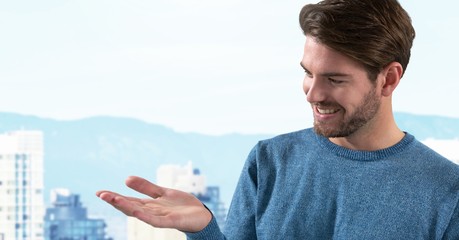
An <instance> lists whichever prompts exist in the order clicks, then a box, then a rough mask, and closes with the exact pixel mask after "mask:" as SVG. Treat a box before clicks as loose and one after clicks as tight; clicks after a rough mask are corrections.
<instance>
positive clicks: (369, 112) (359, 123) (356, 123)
mask: <svg viewBox="0 0 459 240" xmlns="http://www.w3.org/2000/svg"><path fill="white" fill-rule="evenodd" d="M318 105H319V106H333V105H336V104H333V103H322V104H318ZM380 105H381V101H380V99H379V97H378V96H377V95H376V88H373V89H372V90H371V91H370V92H368V93H367V94H366V95H365V96H364V97H363V99H362V102H361V103H360V105H359V106H358V107H357V108H356V109H355V111H354V113H352V114H351V115H350V116H349V117H347V118H344V119H342V120H341V121H340V122H338V123H337V124H336V125H337V126H338V127H334V126H328V125H327V124H326V123H321V122H320V121H318V120H316V119H314V131H315V132H316V133H317V134H319V135H322V136H324V137H327V138H337V137H348V136H350V135H351V134H353V133H355V132H356V131H357V130H359V129H360V128H361V127H363V126H365V125H366V124H367V123H368V122H369V121H370V120H372V119H373V118H374V116H375V115H376V113H377V112H378V110H379V106H380Z"/></svg>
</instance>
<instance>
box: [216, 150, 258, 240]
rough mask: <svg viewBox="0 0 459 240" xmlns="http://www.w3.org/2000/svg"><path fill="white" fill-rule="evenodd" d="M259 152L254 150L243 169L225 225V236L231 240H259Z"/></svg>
mask: <svg viewBox="0 0 459 240" xmlns="http://www.w3.org/2000/svg"><path fill="white" fill-rule="evenodd" d="M257 185H258V183H257V150H256V148H253V149H252V151H251V152H250V154H249V156H248V158H247V161H246V163H245V165H244V167H243V169H242V173H241V176H240V178H239V182H238V185H237V187H236V191H235V193H234V195H233V200H232V201H231V206H230V209H229V212H228V217H227V220H226V224H225V229H224V232H225V235H226V237H227V239H231V240H233V239H234V240H236V239H237V240H244V239H247V240H253V239H257V234H256V228H255V216H256V210H257Z"/></svg>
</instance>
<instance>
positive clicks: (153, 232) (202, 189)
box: [128, 162, 226, 240]
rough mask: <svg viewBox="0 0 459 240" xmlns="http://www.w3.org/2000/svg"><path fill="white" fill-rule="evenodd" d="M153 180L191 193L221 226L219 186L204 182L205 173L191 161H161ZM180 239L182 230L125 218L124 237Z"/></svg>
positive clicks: (130, 239) (135, 239) (223, 212)
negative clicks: (168, 162) (179, 162)
mask: <svg viewBox="0 0 459 240" xmlns="http://www.w3.org/2000/svg"><path fill="white" fill-rule="evenodd" d="M156 183H157V184H158V185H160V186H163V187H167V188H174V189H178V190H181V191H184V192H188V193H191V194H193V195H195V196H196V197H197V198H198V199H199V200H201V202H203V203H204V204H205V205H206V206H207V207H208V208H209V210H211V211H212V213H213V215H214V216H215V218H216V220H217V222H218V223H219V226H220V227H224V223H225V218H226V209H225V207H224V204H223V203H222V202H221V200H220V188H219V187H217V186H207V184H206V177H205V176H203V175H201V173H200V171H199V169H197V168H193V166H192V164H191V162H189V163H188V164H187V165H185V166H179V165H162V166H160V167H159V168H158V170H157V172H156ZM142 239H169V240H182V239H183V240H184V239H186V237H185V234H183V233H181V232H179V231H177V230H173V229H159V228H153V227H151V226H149V225H147V224H145V223H143V222H141V221H139V220H137V219H135V218H128V240H142Z"/></svg>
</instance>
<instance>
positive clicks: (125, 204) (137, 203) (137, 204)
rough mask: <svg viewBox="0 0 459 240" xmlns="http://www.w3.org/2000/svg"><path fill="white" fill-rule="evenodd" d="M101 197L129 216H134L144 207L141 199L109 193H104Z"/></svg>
mask: <svg viewBox="0 0 459 240" xmlns="http://www.w3.org/2000/svg"><path fill="white" fill-rule="evenodd" d="M99 197H100V199H102V200H104V201H105V202H107V203H108V204H110V205H112V206H113V207H115V208H116V209H118V210H119V211H121V212H123V213H124V214H126V215H128V216H133V213H134V212H135V211H139V210H140V211H141V210H142V206H143V205H144V203H143V202H142V200H141V199H138V198H133V197H125V196H123V195H120V194H117V193H113V192H108V191H106V192H102V193H101V194H100V196H99Z"/></svg>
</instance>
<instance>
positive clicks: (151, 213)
mask: <svg viewBox="0 0 459 240" xmlns="http://www.w3.org/2000/svg"><path fill="white" fill-rule="evenodd" d="M126 185H127V186H128V187H130V188H132V189H134V190H135V191H137V192H140V193H143V194H145V195H147V196H149V197H151V198H147V199H140V198H135V197H128V196H123V195H120V194H118V193H114V192H110V191H105V190H103V191H98V192H97V193H96V195H97V196H98V197H99V198H101V199H102V200H104V201H106V202H107V203H109V204H111V205H112V206H113V207H115V208H116V209H118V210H119V211H121V212H123V213H124V214H126V215H127V216H131V217H135V218H137V219H139V220H141V221H144V222H146V223H148V224H150V225H152V226H154V227H158V228H175V229H177V230H180V231H184V232H199V231H201V230H202V229H204V228H205V227H206V226H207V225H208V224H209V222H210V220H211V219H212V214H211V213H210V212H209V210H207V208H205V207H204V205H203V204H202V203H201V202H200V201H199V200H198V199H197V198H196V197H195V196H193V195H192V194H189V193H185V192H182V191H178V190H174V189H168V188H163V187H160V186H158V185H155V184H153V183H151V182H149V181H147V180H145V179H143V178H140V177H129V178H128V179H127V180H126Z"/></svg>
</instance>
